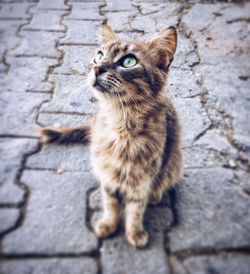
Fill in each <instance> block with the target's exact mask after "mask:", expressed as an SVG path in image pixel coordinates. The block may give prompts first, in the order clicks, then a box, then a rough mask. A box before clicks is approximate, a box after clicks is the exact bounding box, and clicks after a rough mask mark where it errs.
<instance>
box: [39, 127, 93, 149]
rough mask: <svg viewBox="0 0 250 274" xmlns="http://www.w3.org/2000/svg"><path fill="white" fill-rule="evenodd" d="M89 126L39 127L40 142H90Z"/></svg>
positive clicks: (62, 143)
mask: <svg viewBox="0 0 250 274" xmlns="http://www.w3.org/2000/svg"><path fill="white" fill-rule="evenodd" d="M90 135H91V134H90V126H81V127H75V128H41V129H40V130H39V137H40V142H41V143H43V144H52V143H53V144H60V145H69V144H88V143H90Z"/></svg>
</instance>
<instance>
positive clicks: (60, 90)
mask: <svg viewBox="0 0 250 274" xmlns="http://www.w3.org/2000/svg"><path fill="white" fill-rule="evenodd" d="M50 79H51V80H52V81H54V82H55V84H56V87H55V91H54V95H53V98H52V100H51V101H50V102H48V103H46V104H44V105H43V106H42V108H41V111H42V112H64V113H67V112H68V113H80V114H86V115H88V114H92V113H93V112H94V107H95V102H94V101H93V93H92V92H91V91H90V90H89V89H88V87H87V86H86V78H85V77H83V76H76V75H63V76H61V75H53V76H51V78H50Z"/></svg>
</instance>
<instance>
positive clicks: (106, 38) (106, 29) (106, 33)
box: [97, 25, 118, 44]
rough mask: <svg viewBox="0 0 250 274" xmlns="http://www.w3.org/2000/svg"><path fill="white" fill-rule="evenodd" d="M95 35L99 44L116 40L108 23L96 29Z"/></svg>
mask: <svg viewBox="0 0 250 274" xmlns="http://www.w3.org/2000/svg"><path fill="white" fill-rule="evenodd" d="M97 36H98V40H99V43H100V44H105V43H107V42H110V41H115V40H118V37H117V36H116V34H115V33H114V32H113V30H112V29H111V27H110V26H108V25H102V27H101V28H100V29H98V30H97Z"/></svg>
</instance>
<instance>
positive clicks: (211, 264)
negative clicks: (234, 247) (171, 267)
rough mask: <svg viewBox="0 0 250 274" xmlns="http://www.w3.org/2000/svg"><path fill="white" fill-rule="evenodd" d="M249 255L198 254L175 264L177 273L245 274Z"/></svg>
mask: <svg viewBox="0 0 250 274" xmlns="http://www.w3.org/2000/svg"><path fill="white" fill-rule="evenodd" d="M249 259H250V256H249V255H244V254H234V253H228V254H221V255H220V256H198V257H190V258H188V259H186V260H184V262H183V265H182V266H181V265H180V263H176V264H175V271H176V273H177V274H188V273H192V274H207V273H208V271H210V273H211V272H212V273H227V274H247V273H248V272H249V267H250V260H249Z"/></svg>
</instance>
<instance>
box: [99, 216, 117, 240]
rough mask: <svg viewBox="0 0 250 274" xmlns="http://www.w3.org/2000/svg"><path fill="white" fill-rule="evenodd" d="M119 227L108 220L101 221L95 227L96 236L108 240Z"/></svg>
mask: <svg viewBox="0 0 250 274" xmlns="http://www.w3.org/2000/svg"><path fill="white" fill-rule="evenodd" d="M116 228H117V226H116V225H114V224H112V223H111V222H109V221H107V220H102V219H101V220H100V221H98V222H97V224H96V225H95V227H94V231H95V234H96V236H97V237H98V238H106V237H108V236H110V235H111V234H113V233H114V232H115V231H116Z"/></svg>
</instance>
